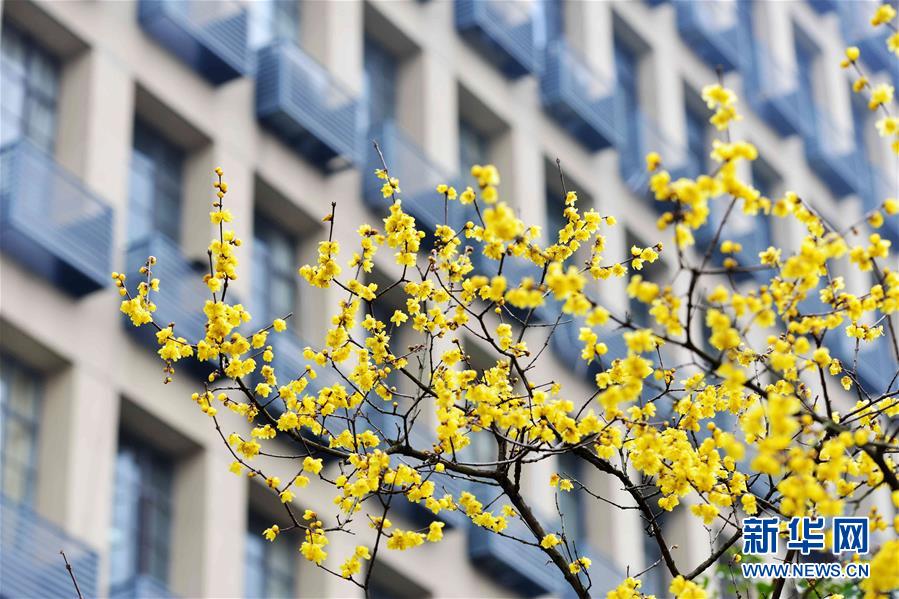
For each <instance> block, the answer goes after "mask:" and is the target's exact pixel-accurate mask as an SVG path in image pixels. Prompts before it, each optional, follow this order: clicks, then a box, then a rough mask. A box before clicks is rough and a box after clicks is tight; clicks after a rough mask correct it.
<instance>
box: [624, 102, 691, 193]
mask: <svg viewBox="0 0 899 599" xmlns="http://www.w3.org/2000/svg"><path fill="white" fill-rule="evenodd" d="M629 110H632V112H630V113H629V114H627V116H626V119H625V123H624V130H625V131H624V133H625V134H624V136H623V137H622V142H621V149H620V151H619V157H618V161H619V162H618V164H619V168H620V169H621V178H622V179H623V180H624V182H625V184H626V185H627V186H628V187H629V188H630V189H631V191H633V192H634V193H639V194H642V193H646V191H647V188H648V185H649V179H650V174H649V173H648V172H647V171H646V155H647V154H648V153H650V152H658V153H659V155H661V157H662V168H664V169H665V170H667V171H668V172H669V173H671V179H672V180H677V179H679V178H681V177H690V178H695V177H697V176H699V174H700V173H701V171H702V166H701V165H700V164H698V163H697V161H696V159H695V158H694V157H693V156H692V155H691V154H690V153H689V152H688V151H687V149H686V148H685V147H684V146H681V145H679V144H676V143H674V142H673V141H671V139H670V138H669V137H668V136H667V135H665V134H664V133H663V132H662V130H661V129H660V127H659V126H658V124H656V123H655V122H654V121H653V120H652V119H651V118H649V117H648V116H647V115H645V114H643V113H642V112H641V111H640V110H639V109H632V108H629ZM653 205H654V206H655V208H656V209H658V210H667V209H668V208H669V206H668V205H667V204H665V203H662V202H653Z"/></svg>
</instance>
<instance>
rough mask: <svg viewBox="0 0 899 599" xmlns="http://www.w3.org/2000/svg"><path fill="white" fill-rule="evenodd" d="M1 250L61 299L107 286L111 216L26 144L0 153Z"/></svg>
mask: <svg viewBox="0 0 899 599" xmlns="http://www.w3.org/2000/svg"><path fill="white" fill-rule="evenodd" d="M0 231H2V235H0V237H2V241H0V243H2V246H3V248H4V250H5V251H7V252H9V253H11V254H12V255H14V256H15V257H16V258H17V259H18V260H19V261H21V262H23V263H25V264H26V265H27V266H29V267H30V268H31V269H33V270H34V271H36V272H38V273H39V274H41V275H42V276H44V277H46V278H48V279H49V280H51V281H52V282H53V283H55V284H56V285H57V286H59V287H60V288H62V289H63V290H64V291H66V292H67V293H71V294H74V295H84V294H86V293H89V292H91V291H94V290H96V289H100V288H101V287H105V286H107V285H108V284H109V282H110V278H109V273H110V272H111V270H112V235H113V210H112V208H111V207H110V206H108V205H107V204H106V203H105V202H103V201H102V200H101V199H100V198H99V197H97V196H96V195H94V194H93V193H92V192H90V191H88V190H87V188H86V187H85V186H84V184H83V183H82V182H81V181H79V180H78V179H77V178H76V177H75V176H74V175H72V174H71V173H69V172H68V171H66V170H65V169H63V168H62V167H61V166H59V165H58V164H57V163H56V162H55V161H54V160H53V158H52V157H51V156H49V155H47V154H45V153H44V152H43V151H41V150H39V149H38V148H37V147H36V146H34V145H33V144H32V143H31V142H29V141H27V140H25V139H21V140H19V141H16V142H14V143H12V144H9V145H7V146H4V147H3V148H2V149H0Z"/></svg>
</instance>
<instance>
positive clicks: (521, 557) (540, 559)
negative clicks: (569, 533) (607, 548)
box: [468, 490, 563, 597]
mask: <svg viewBox="0 0 899 599" xmlns="http://www.w3.org/2000/svg"><path fill="white" fill-rule="evenodd" d="M476 494H478V495H479V497H480V495H483V496H484V497H493V496H495V495H496V492H492V493H491V491H490V490H487V491H483V492H481V493H477V492H476ZM544 524H547V522H546V521H544ZM504 533H505V534H508V535H511V536H514V537H517V538H520V539H526V540H531V539H533V534H532V533H531V532H530V531H529V530H528V529H527V527H526V525H525V524H524V522H522V521H521V519H520V518H512V519H510V520H509V526H508V528H507V529H506V530H505V531H504ZM468 554H469V558H470V559H471V561H472V562H473V563H474V564H475V566H477V567H479V568H481V569H483V570H484V571H486V572H487V573H489V574H490V575H491V577H492V578H493V579H494V580H496V581H497V582H499V583H500V584H502V585H503V586H505V587H507V588H511V589H514V590H515V591H517V592H519V593H521V594H522V595H525V596H527V597H533V596H536V595H546V594H551V593H554V592H557V591H559V590H561V588H562V582H563V580H562V576H561V574H559V573H558V570H556V569H555V568H554V567H553V566H552V565H547V562H548V560H549V558H548V557H547V556H546V554H545V553H544V552H543V551H542V550H541V549H539V548H538V547H533V546H530V545H523V544H522V543H519V542H518V541H515V540H514V539H510V538H508V537H502V536H500V535H498V534H495V533H493V532H490V531H489V530H486V529H484V528H481V527H479V526H471V527H470V528H469V533H468Z"/></svg>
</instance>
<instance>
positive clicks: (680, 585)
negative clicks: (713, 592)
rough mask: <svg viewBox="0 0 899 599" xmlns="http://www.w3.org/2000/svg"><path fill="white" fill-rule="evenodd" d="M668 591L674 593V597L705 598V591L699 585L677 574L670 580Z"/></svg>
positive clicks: (686, 598) (677, 598)
mask: <svg viewBox="0 0 899 599" xmlns="http://www.w3.org/2000/svg"><path fill="white" fill-rule="evenodd" d="M668 592H670V593H671V594H672V595H674V597H675V599H705V598H706V592H705V590H703V588H702V587H701V586H699V585H698V584H696V583H695V582H693V581H691V580H687V579H685V578H684V577H683V576H678V577H677V578H675V579H674V580H672V581H671V586H669V587H668Z"/></svg>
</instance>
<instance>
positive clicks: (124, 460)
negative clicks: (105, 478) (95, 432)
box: [109, 438, 174, 594]
mask: <svg viewBox="0 0 899 599" xmlns="http://www.w3.org/2000/svg"><path fill="white" fill-rule="evenodd" d="M173 472H174V470H173V466H172V463H171V462H170V461H169V459H167V458H166V457H164V456H162V455H161V454H160V453H158V452H157V451H156V450H155V449H153V448H152V447H150V446H148V445H146V444H145V443H143V442H141V441H138V440H136V439H131V438H121V439H120V440H119V449H118V454H117V456H116V474H115V495H114V497H113V523H112V529H111V531H110V558H109V559H110V563H111V567H110V588H111V591H110V592H111V593H112V594H115V593H116V592H117V588H119V587H122V586H125V587H127V586H130V585H131V584H132V581H133V580H134V578H135V577H137V576H146V577H149V578H151V579H153V580H154V581H156V582H157V583H158V584H160V585H163V586H164V585H165V583H166V581H167V580H168V569H169V551H170V544H171V519H172V497H171V496H172V479H173Z"/></svg>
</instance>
